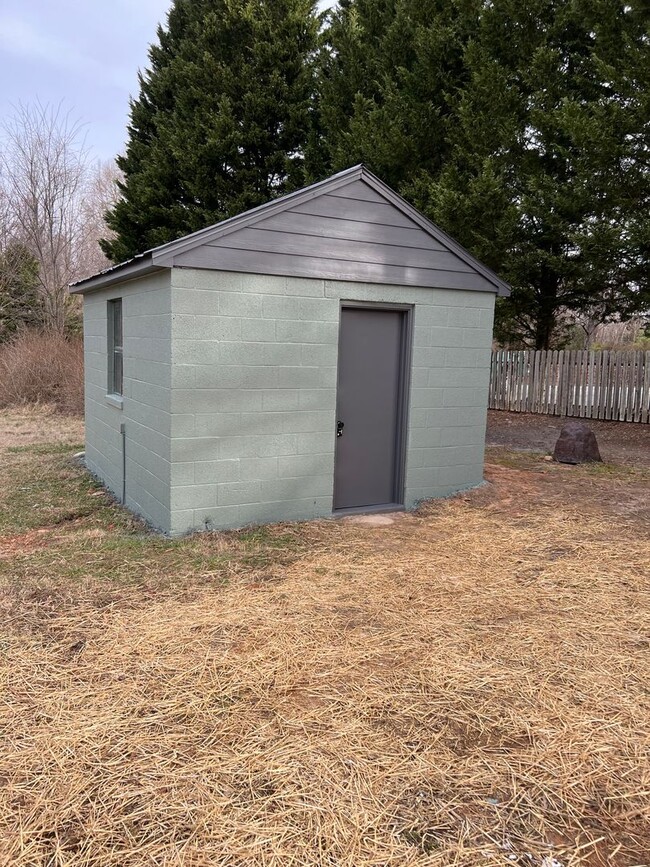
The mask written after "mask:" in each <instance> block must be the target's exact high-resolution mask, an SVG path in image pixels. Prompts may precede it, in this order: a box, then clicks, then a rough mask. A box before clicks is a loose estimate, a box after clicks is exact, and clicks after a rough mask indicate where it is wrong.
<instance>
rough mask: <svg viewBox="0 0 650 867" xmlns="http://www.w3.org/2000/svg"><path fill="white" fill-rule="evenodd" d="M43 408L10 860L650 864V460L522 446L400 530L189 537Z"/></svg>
mask: <svg viewBox="0 0 650 867" xmlns="http://www.w3.org/2000/svg"><path fill="white" fill-rule="evenodd" d="M25 419H26V416H25V415H23V417H22V421H21V420H20V419H18V420H17V418H16V417H15V416H14V415H12V414H8V413H5V414H4V416H3V417H2V426H3V433H2V435H1V436H2V443H3V445H0V648H1V654H0V676H1V678H2V687H1V692H0V863H1V864H3V865H5V864H6V865H12V867H59V865H61V867H63V865H71V867H72V865H74V867H82V865H83V867H91V865H92V867H109V865H110V867H136V865H137V867H141V865H142V867H144V865H166V867H167V865H187V867H190V865H191V867H199V865H200V867H204V865H205V867H207V865H229V867H230V865H232V867H244V865H268V867H270V865H274V867H275V865H277V867H289V865H322V867H325V865H327V867H344V865H345V867H370V865H373V867H389V865H391V867H392V865H436V867H438V865H440V867H442V865H459V867H474V865H476V867H479V865H480V867H487V865H517V867H577V865H585V867H605V865H607V867H632V865H648V864H650V854H649V853H650V664H649V662H650V593H649V590H650V538H649V534H648V526H649V521H648V519H649V518H650V504H649V499H650V497H649V496H648V494H649V490H650V473H649V471H648V469H647V468H644V467H643V466H632V465H626V466H616V465H611V464H607V465H602V466H594V467H562V466H558V465H554V464H550V463H548V462H547V461H545V460H544V459H543V456H542V455H540V454H536V453H533V452H527V453H525V454H523V453H517V452H514V451H511V450H508V449H506V448H504V447H498V448H494V449H490V450H489V454H488V465H487V467H486V477H487V479H488V480H489V484H488V485H485V486H484V487H482V488H480V489H478V490H476V491H473V492H470V493H468V494H464V495H461V496H458V497H456V498H453V499H450V500H447V501H439V502H432V503H429V504H426V505H424V506H423V507H422V508H421V509H420V510H419V512H417V513H415V514H407V515H402V516H397V517H395V519H394V521H393V523H391V524H387V525H385V526H372V525H368V524H361V523H355V522H353V521H350V520H346V521H320V522H313V523H305V524H296V525H283V526H273V527H266V528H258V529H247V530H243V531H240V532H237V533H227V534H219V533H213V534H204V535H201V536H195V537H191V538H187V539H183V540H176V541H169V540H165V539H162V538H160V537H159V536H156V535H154V534H152V533H149V532H148V531H147V530H146V529H145V528H144V527H143V526H141V525H140V524H139V523H138V522H137V521H135V520H133V519H131V518H129V517H128V516H127V515H126V514H125V513H124V512H123V511H122V510H121V509H119V508H118V507H116V506H115V505H114V504H112V502H111V501H110V500H109V498H108V497H106V496H105V495H104V494H103V493H102V492H101V491H100V490H98V489H97V486H96V485H95V484H94V483H93V482H92V481H91V480H89V479H88V477H87V476H86V475H85V473H84V472H83V471H82V470H81V469H80V468H79V467H77V466H75V465H74V464H73V463H72V462H71V460H70V455H71V454H72V453H73V452H74V451H75V450H76V449H77V448H79V445H77V446H75V445H74V442H72V440H74V438H75V435H76V433H78V431H79V428H78V425H76V423H73V422H71V423H69V424H68V426H67V427H66V423H65V422H57V420H56V417H53V416H50V417H49V418H47V419H45V418H44V417H40V416H39V414H38V413H34V414H33V416H32V417H31V421H29V420H27V421H26V420H25ZM18 422H20V423H18ZM17 424H18V427H16V425H17ZM30 425H31V426H32V431H33V432H34V434H33V435H30V433H29V430H28V428H29V426H30ZM25 426H26V427H25ZM21 431H22V433H21ZM39 431H40V433H39ZM16 437H18V439H16Z"/></svg>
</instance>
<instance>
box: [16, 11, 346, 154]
mask: <svg viewBox="0 0 650 867" xmlns="http://www.w3.org/2000/svg"><path fill="white" fill-rule="evenodd" d="M170 5H171V0H110V2H108V3H106V2H100V0H85V2H80V0H0V81H1V82H2V88H1V91H0V117H2V118H6V117H7V116H8V115H11V113H12V105H15V104H17V103H18V102H23V103H28V102H34V101H35V100H37V99H38V100H40V102H41V103H44V104H46V103H50V104H54V105H58V104H59V103H60V102H63V105H64V106H65V108H67V109H70V110H71V111H72V116H73V117H75V118H79V119H80V120H82V121H83V122H84V123H85V124H86V127H85V129H86V142H87V144H88V145H89V146H90V148H92V151H93V153H94V154H95V155H96V156H97V157H98V158H101V159H110V158H111V157H113V156H115V154H117V153H118V152H119V151H121V150H122V149H123V146H124V141H125V138H126V123H127V118H128V102H129V95H130V94H133V95H135V94H137V89H138V83H137V72H138V68H141V67H143V66H145V65H146V62H147V48H148V46H149V44H150V43H151V42H153V41H154V39H155V36H156V25H157V24H158V23H159V22H160V21H163V20H164V18H165V15H166V12H167V10H168V9H169V6H170ZM323 5H324V6H329V5H331V3H329V2H324V3H323Z"/></svg>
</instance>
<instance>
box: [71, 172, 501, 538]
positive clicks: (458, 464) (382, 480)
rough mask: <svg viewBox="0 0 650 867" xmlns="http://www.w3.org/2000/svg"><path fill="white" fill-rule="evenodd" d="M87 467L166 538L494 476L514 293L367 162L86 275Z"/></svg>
mask: <svg viewBox="0 0 650 867" xmlns="http://www.w3.org/2000/svg"><path fill="white" fill-rule="evenodd" d="M71 291H73V292H77V293H80V294H82V295H83V308H84V342H85V370H86V373H85V377H86V380H85V384H86V407H85V408H86V464H87V467H88V469H89V470H90V471H91V472H92V473H93V474H94V475H95V476H97V477H98V478H99V479H100V480H101V481H102V482H103V483H104V484H105V485H106V487H107V488H109V489H110V490H111V491H112V492H113V493H114V494H115V495H116V496H117V497H119V498H120V499H121V500H122V502H124V503H125V504H126V506H127V507H128V508H129V509H131V510H133V511H134V512H136V513H137V514H139V515H141V516H142V517H144V518H145V519H146V520H147V521H149V522H150V523H151V524H152V525H153V526H154V527H157V528H159V529H160V530H162V531H164V532H165V533H169V534H172V535H178V534H182V533H186V532H188V531H191V530H197V529H212V528H215V529H225V528H233V527H241V526H244V525H247V524H258V523H264V522H271V521H287V520H296V519H306V518H315V517H322V516H331V515H333V514H334V515H338V514H345V513H348V512H353V511H360V512H361V511H373V510H377V511H379V510H394V509H402V508H406V509H409V508H411V507H413V506H415V505H416V504H417V503H418V502H419V501H420V500H423V499H425V498H429V497H443V496H446V495H448V494H451V493H453V492H455V491H458V490H461V489H463V488H469V487H472V486H475V485H477V484H479V483H480V482H481V480H482V478H483V450H484V439H485V421H486V407H487V397H488V379H489V370H490V347H491V340H492V324H493V315H494V302H495V297H496V296H497V295H505V294H507V293H508V287H507V285H506V284H505V283H504V282H503V281H502V280H500V279H499V277H497V276H496V275H495V274H494V273H493V272H492V271H490V270H489V269H488V268H487V267H485V266H484V265H482V264H481V263H480V262H478V261H477V260H476V259H475V258H473V257H472V256H471V255H470V254H469V253H468V252H467V251H466V250H464V249H463V248H462V247H461V246H460V245H459V244H457V243H456V242H455V241H453V240H452V239H451V238H450V237H449V236H448V235H446V234H445V233H444V232H443V231H442V230H441V229H439V228H438V227H437V226H435V225H433V224H432V223H431V222H429V221H428V220H427V219H426V218H425V217H423V216H422V214H420V213H418V212H417V211H416V210H415V209H414V208H413V207H411V206H410V205H409V204H408V203H407V202H405V201H404V200H403V199H402V198H401V197H400V196H398V195H397V194H396V193H395V192H394V191H393V190H391V189H390V188H389V187H387V186H386V185H385V184H384V183H382V181H380V180H379V179H378V178H376V177H375V176H374V175H373V174H372V173H371V172H369V171H368V170H367V169H366V168H364V167H363V166H355V167H354V168H351V169H348V170H346V171H344V172H341V173H339V174H337V175H334V176H333V177H331V178H328V179H327V180H325V181H322V182H321V183H317V184H314V185H312V186H309V187H306V188H305V189H302V190H299V191H298V192H295V193H292V194H290V195H287V196H284V197H283V198H280V199H276V200H274V201H271V202H269V203H268V204H266V205H263V206H261V207H259V208H255V209H253V210H251V211H248V212H246V213H244V214H241V215H239V216H236V217H233V218H231V219H228V220H225V221H223V222H221V223H218V224H217V225H214V226H211V227H209V228H207V229H204V230H202V231H200V232H196V233H194V234H192V235H188V236H187V237H184V238H180V239H179V240H177V241H172V242H171V243H169V244H165V245H163V246H161V247H157V248H156V249H154V250H149V251H148V252H146V253H143V254H142V255H139V256H137V257H135V258H134V259H132V260H130V261H128V262H125V263H123V264H121V265H117V266H115V267H113V268H110V269H108V270H106V271H104V272H102V273H101V274H98V275H96V276H94V277H90V278H88V279H86V280H83V281H81V282H79V283H76V284H75V285H74V286H73V287H72V289H71Z"/></svg>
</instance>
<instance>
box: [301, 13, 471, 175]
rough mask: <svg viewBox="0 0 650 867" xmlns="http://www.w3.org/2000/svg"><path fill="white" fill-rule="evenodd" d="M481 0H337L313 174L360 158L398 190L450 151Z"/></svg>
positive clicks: (435, 168)
mask: <svg viewBox="0 0 650 867" xmlns="http://www.w3.org/2000/svg"><path fill="white" fill-rule="evenodd" d="M481 5H482V0H341V2H340V3H339V6H338V8H337V9H336V10H335V11H334V12H333V13H332V15H331V18H330V22H329V26H328V28H327V31H326V34H325V42H326V45H325V47H324V49H323V51H322V52H321V62H320V65H319V66H320V69H319V87H318V90H319V105H318V118H319V123H320V130H319V132H320V136H319V138H318V140H317V142H316V145H315V146H313V147H312V148H310V150H309V152H308V156H309V159H308V169H309V172H310V176H311V177H316V176H319V175H321V176H322V175H323V174H326V173H328V172H330V171H336V170H339V169H343V168H346V167H347V166H349V165H352V164H354V163H357V162H363V163H365V164H366V165H367V166H368V167H369V168H370V169H372V170H373V171H374V172H376V173H377V174H378V175H379V176H380V177H381V178H382V179H383V180H384V181H386V182H387V183H388V184H390V185H391V186H393V187H394V188H396V189H398V190H399V189H401V188H402V187H403V186H404V184H405V183H406V182H408V181H410V180H411V179H412V178H413V176H414V175H415V174H417V173H419V172H424V173H426V174H427V175H429V176H432V177H436V176H437V175H438V173H439V172H440V170H441V167H442V166H443V165H444V163H445V160H446V159H447V157H448V155H449V123H450V122H452V120H453V117H452V109H453V105H454V102H455V94H456V93H457V91H458V89H459V88H460V87H462V86H463V83H464V82H465V81H466V79H467V72H466V70H465V67H464V62H463V56H464V51H465V45H466V44H467V41H468V39H469V38H470V37H471V36H472V35H473V34H474V33H475V32H476V29H477V27H478V13H479V10H480V7H481Z"/></svg>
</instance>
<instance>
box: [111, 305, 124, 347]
mask: <svg viewBox="0 0 650 867" xmlns="http://www.w3.org/2000/svg"><path fill="white" fill-rule="evenodd" d="M122 345H123V344H122V299H121V298H117V299H116V300H115V301H113V346H114V347H115V348H116V349H117V348H119V349H121V348H122Z"/></svg>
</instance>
